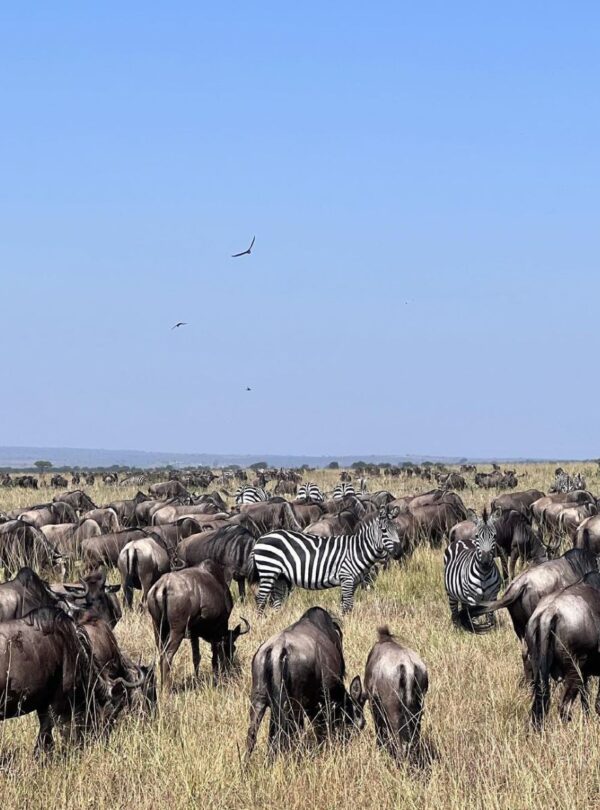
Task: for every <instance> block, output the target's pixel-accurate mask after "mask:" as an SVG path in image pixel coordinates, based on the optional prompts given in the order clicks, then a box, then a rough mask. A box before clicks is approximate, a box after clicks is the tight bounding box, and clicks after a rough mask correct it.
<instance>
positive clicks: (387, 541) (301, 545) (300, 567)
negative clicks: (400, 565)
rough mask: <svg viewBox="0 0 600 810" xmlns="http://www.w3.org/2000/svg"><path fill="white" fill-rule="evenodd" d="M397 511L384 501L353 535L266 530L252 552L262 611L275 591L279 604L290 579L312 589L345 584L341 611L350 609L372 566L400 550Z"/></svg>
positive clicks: (274, 596) (258, 599) (274, 594)
mask: <svg viewBox="0 0 600 810" xmlns="http://www.w3.org/2000/svg"><path fill="white" fill-rule="evenodd" d="M396 514H397V513H396V510H395V509H394V510H388V508H387V507H385V506H383V507H382V508H381V510H380V512H379V514H378V515H377V517H375V518H373V520H370V521H369V522H367V523H364V524H362V525H361V526H360V527H359V529H358V531H357V532H356V534H350V535H340V536H336V537H318V536H317V535H307V534H303V533H302V532H296V531H289V530H286V529H280V530H279V531H274V532H269V533H268V534H265V535H263V536H262V537H261V538H259V539H258V540H257V541H256V544H255V546H254V552H253V554H252V556H253V559H254V565H255V566H256V570H257V572H258V576H259V579H260V583H259V590H258V597H257V604H258V609H259V612H262V611H263V610H264V608H265V605H266V603H267V600H268V599H269V598H270V596H271V593H272V592H273V604H274V606H275V607H279V606H280V605H281V601H282V598H283V595H284V594H283V591H282V587H284V588H285V584H286V583H287V584H288V585H297V586H299V587H300V588H306V589H309V590H322V589H324V588H337V587H340V588H341V590H342V612H344V613H348V612H349V611H350V610H352V607H353V605H354V592H355V590H356V588H357V587H358V585H359V584H360V582H361V581H362V579H363V577H364V575H365V574H366V573H367V571H368V570H369V569H370V568H371V567H372V566H373V565H374V564H375V563H377V562H379V561H383V560H385V559H386V558H387V557H388V555H394V553H395V551H396V545H397V543H398V531H397V529H396V525H395V523H394V517H395V516H396ZM274 587H275V589H274Z"/></svg>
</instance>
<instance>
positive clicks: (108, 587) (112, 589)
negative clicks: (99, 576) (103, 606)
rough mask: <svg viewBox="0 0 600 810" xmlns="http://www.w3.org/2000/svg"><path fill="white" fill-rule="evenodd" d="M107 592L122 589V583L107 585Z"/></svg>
mask: <svg viewBox="0 0 600 810" xmlns="http://www.w3.org/2000/svg"><path fill="white" fill-rule="evenodd" d="M104 590H105V591H106V592H107V593H116V592H117V591H120V590H121V586H120V585H107V586H106V588H105V589H104Z"/></svg>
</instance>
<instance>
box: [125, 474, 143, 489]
mask: <svg viewBox="0 0 600 810" xmlns="http://www.w3.org/2000/svg"><path fill="white" fill-rule="evenodd" d="M147 480H148V476H147V475H146V474H145V473H142V474H141V475H128V476H127V478H123V480H122V481H120V482H119V486H120V487H131V486H133V487H143V486H144V484H145V483H146V481H147Z"/></svg>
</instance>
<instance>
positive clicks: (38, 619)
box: [0, 607, 120, 753]
mask: <svg viewBox="0 0 600 810" xmlns="http://www.w3.org/2000/svg"><path fill="white" fill-rule="evenodd" d="M32 662H35V665H34V666H32ZM118 708H120V707H118V706H117V705H115V703H114V702H113V685H112V684H110V682H108V681H107V680H106V679H105V678H103V677H102V676H101V674H100V673H99V672H98V671H97V669H96V667H95V665H94V661H93V656H92V654H91V650H90V644H89V640H88V639H87V636H86V635H85V633H82V632H81V631H78V630H77V628H76V626H75V624H74V622H73V620H72V619H71V618H69V616H67V614H66V613H64V612H63V611H62V610H60V609H57V608H52V607H42V608H37V609H36V610H33V611H31V612H30V613H28V614H27V615H26V616H25V617H23V618H21V619H12V620H11V621H7V622H2V623H0V719H2V720H6V719H8V718H11V717H20V716H22V715H25V714H29V713H30V712H37V715H38V719H39V723H40V728H39V733H38V737H37V742H36V746H35V751H36V753H42V752H49V751H51V750H52V748H53V745H54V741H53V737H52V729H53V727H54V724H55V723H56V722H57V721H59V722H61V723H63V724H65V725H66V726H68V727H70V731H71V735H72V736H73V737H75V739H76V740H80V739H81V738H82V735H83V734H84V733H85V732H88V731H90V730H94V731H99V730H103V729H104V730H106V729H107V728H108V723H109V722H110V721H111V720H112V719H114V716H115V714H116V712H117V711H118Z"/></svg>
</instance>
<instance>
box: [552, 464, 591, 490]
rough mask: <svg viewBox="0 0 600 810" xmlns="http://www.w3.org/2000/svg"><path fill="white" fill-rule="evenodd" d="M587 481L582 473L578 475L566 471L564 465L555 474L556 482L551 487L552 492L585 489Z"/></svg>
mask: <svg viewBox="0 0 600 810" xmlns="http://www.w3.org/2000/svg"><path fill="white" fill-rule="evenodd" d="M585 488H586V483H585V478H584V477H583V476H582V475H581V474H580V473H577V474H576V475H569V473H567V472H565V471H564V470H563V469H562V467H559V468H558V470H557V471H556V473H555V474H554V484H553V485H552V488H551V489H550V492H561V493H563V494H564V493H566V492H573V491H574V490H576V489H585Z"/></svg>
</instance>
